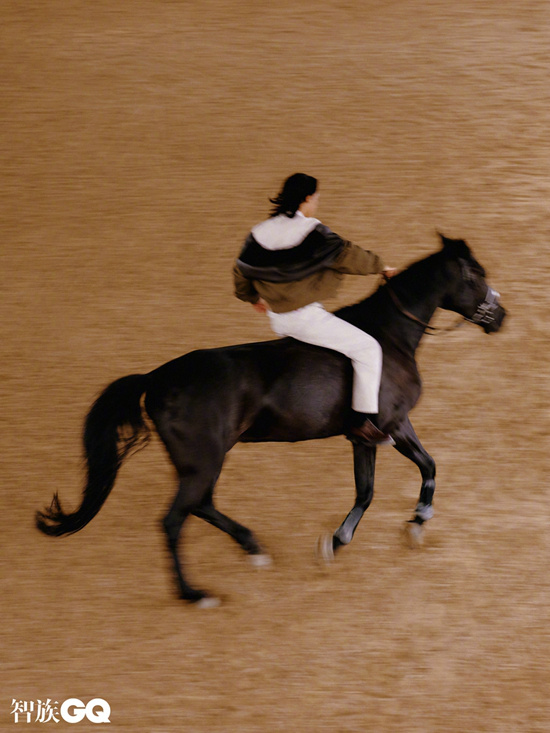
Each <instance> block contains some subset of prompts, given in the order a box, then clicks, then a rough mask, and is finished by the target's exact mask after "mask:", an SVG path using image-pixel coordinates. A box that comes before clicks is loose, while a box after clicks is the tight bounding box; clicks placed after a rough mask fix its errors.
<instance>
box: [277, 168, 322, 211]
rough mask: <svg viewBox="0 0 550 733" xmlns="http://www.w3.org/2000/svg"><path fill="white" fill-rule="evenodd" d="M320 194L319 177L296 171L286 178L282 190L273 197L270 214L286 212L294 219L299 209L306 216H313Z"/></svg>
mask: <svg viewBox="0 0 550 733" xmlns="http://www.w3.org/2000/svg"><path fill="white" fill-rule="evenodd" d="M318 199H319V194H318V193H317V179H316V178H313V176H308V175H306V174H305V173H294V175H292V176H290V177H289V178H287V179H286V181H285V182H284V184H283V187H282V189H281V192H280V193H279V194H278V195H277V196H276V197H275V198H273V199H269V200H270V201H271V203H272V204H273V209H272V211H271V214H270V216H279V214H285V216H288V217H289V218H291V219H292V217H293V216H294V215H295V214H296V212H297V211H298V209H299V210H300V211H301V212H302V213H303V214H304V215H305V216H313V214H315V212H316V210H317V202H318Z"/></svg>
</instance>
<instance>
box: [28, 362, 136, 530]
mask: <svg viewBox="0 0 550 733" xmlns="http://www.w3.org/2000/svg"><path fill="white" fill-rule="evenodd" d="M146 388H147V376H145V375H142V374H131V375H130V376H128V377H123V378H122V379H118V380H117V381H115V382H113V383H112V384H110V385H109V386H108V387H107V388H106V389H105V390H104V391H103V392H102V394H101V395H100V396H99V397H98V398H97V400H96V401H95V403H94V404H93V405H92V407H91V409H90V412H89V413H88V416H87V418H86V422H85V425H84V436H83V438H84V453H85V460H86V464H87V482H86V486H85V488H84V491H83V497H82V502H81V505H80V507H79V508H78V509H77V510H76V511H75V512H73V513H71V514H65V512H64V511H63V509H62V508H61V503H60V501H59V497H58V495H57V493H56V494H54V497H53V500H52V503H51V506H50V507H49V509H45V510H44V511H41V512H40V511H39V512H37V513H36V526H37V527H38V529H40V530H41V531H42V532H44V533H45V534H48V535H53V536H56V537H58V536H60V535H63V534H71V533H73V532H78V530H80V529H82V528H83V527H85V526H86V525H87V524H88V522H90V521H91V520H92V519H93V518H94V517H95V515H96V514H97V513H98V512H99V510H100V509H101V507H102V506H103V503H104V502H105V500H106V499H107V497H108V496H109V494H110V493H111V489H112V488H113V485H114V483H115V479H116V475H117V473H118V469H119V468H120V466H121V465H122V462H123V460H124V459H125V458H126V456H127V455H128V454H129V453H130V451H132V449H134V448H135V449H136V450H139V449H140V448H143V447H144V446H145V445H146V444H147V442H148V440H149V435H150V433H149V429H148V427H147V425H146V423H145V421H144V419H143V415H142V412H141V396H142V395H143V393H144V392H145V390H146Z"/></svg>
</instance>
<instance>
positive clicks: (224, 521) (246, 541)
mask: <svg viewBox="0 0 550 733" xmlns="http://www.w3.org/2000/svg"><path fill="white" fill-rule="evenodd" d="M193 514H194V515H195V516H196V517H200V518H201V519H204V520H205V522H208V523H209V524H212V525H213V526H214V527H217V528H218V529H221V531H222V532H226V533H227V534H228V535H230V537H232V538H233V539H234V540H235V542H237V543H238V544H239V545H240V546H241V547H242V548H243V550H244V551H245V552H247V553H248V554H249V555H250V558H251V560H252V562H253V564H254V565H257V566H264V565H269V564H270V562H271V560H270V557H269V555H267V554H266V552H265V551H264V550H263V549H262V547H261V545H260V544H259V543H258V540H257V539H256V537H255V536H254V533H253V532H252V531H251V530H249V529H248V527H243V525H242V524H239V523H238V522H235V521H234V520H233V519H231V518H230V517H228V516H226V515H225V514H222V513H221V512H220V511H218V510H217V509H216V508H215V506H214V503H213V500H212V496H211V494H210V496H209V498H208V499H207V500H206V501H205V502H204V503H203V504H202V505H201V506H200V507H198V509H195V510H194V511H193Z"/></svg>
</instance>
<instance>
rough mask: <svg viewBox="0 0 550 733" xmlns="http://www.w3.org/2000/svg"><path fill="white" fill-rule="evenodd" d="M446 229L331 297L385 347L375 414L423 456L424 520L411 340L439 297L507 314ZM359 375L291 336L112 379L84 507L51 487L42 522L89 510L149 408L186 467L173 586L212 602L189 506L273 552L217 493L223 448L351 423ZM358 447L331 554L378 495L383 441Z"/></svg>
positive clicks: (98, 420) (169, 530) (145, 433)
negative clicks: (430, 249)
mask: <svg viewBox="0 0 550 733" xmlns="http://www.w3.org/2000/svg"><path fill="white" fill-rule="evenodd" d="M439 236H440V238H441V246H440V248H439V249H438V250H437V251H436V252H434V253H433V254H431V255H429V256H428V257H425V258H423V259H421V260H418V261H416V262H415V263H413V264H412V265H410V266H409V267H408V268H407V269H404V270H403V271H402V272H400V273H399V274H397V275H396V276H394V277H393V278H392V279H391V280H390V281H388V282H386V283H382V284H381V285H380V286H379V287H378V289H377V290H376V291H375V292H374V293H373V294H372V295H370V297H367V298H365V299H364V300H362V301H360V302H358V303H356V304H354V305H350V306H347V307H344V308H342V309H340V310H338V311H336V315H338V317H339V318H342V319H344V320H345V321H348V322H349V323H352V324H353V325H355V326H357V327H359V328H361V329H363V330H364V331H366V332H367V333H369V334H371V335H372V336H373V337H374V338H375V339H377V341H378V342H379V343H380V345H381V347H382V350H383V373H382V381H381V387H380V410H379V424H380V428H381V429H382V430H383V431H384V432H386V433H389V434H390V435H391V436H392V437H393V440H394V441H395V446H394V447H395V449H396V450H397V451H398V452H399V453H401V454H402V455H404V456H406V457H407V458H408V459H410V460H411V461H412V462H413V463H415V464H416V466H417V467H418V468H419V470H420V474H421V477H422V484H421V489H420V497H419V500H418V503H417V505H416V508H415V511H414V516H413V519H412V520H410V522H411V525H412V527H413V528H416V529H417V530H420V529H421V527H422V525H423V524H424V523H425V522H426V521H428V520H429V519H431V518H432V517H433V514H434V511H433V497H434V491H435V468H436V467H435V461H434V459H433V458H432V457H431V456H430V455H429V454H428V453H427V452H426V450H425V449H424V447H423V446H422V444H421V442H420V440H419V439H418V437H417V435H416V433H415V431H414V428H413V426H412V424H411V421H410V419H409V412H410V410H411V409H412V408H413V407H414V406H415V404H416V402H417V401H418V398H419V397H420V393H421V379H420V375H419V371H418V368H417V364H416V361H415V352H416V350H417V347H418V345H419V343H420V341H421V339H422V337H423V335H424V334H425V333H426V332H429V330H430V329H433V328H434V327H432V326H430V324H429V322H430V320H431V318H432V316H433V314H434V313H435V311H436V309H437V308H442V309H445V310H448V311H453V312H455V313H458V314H459V315H461V316H462V317H463V319H464V320H466V321H471V322H473V323H475V324H477V325H478V326H480V327H481V328H482V329H483V330H484V331H485V332H486V333H488V334H490V333H493V332H496V331H498V330H499V329H500V328H501V326H502V323H503V320H504V318H505V315H506V311H505V309H504V308H503V307H502V305H501V304H500V296H499V294H498V293H497V292H496V291H495V290H493V289H492V288H490V287H489V286H488V284H487V282H486V279H485V278H486V274H485V270H484V269H483V267H482V266H481V265H480V263H479V262H478V261H477V260H476V259H475V257H474V255H473V254H472V251H471V249H470V247H469V246H468V244H467V243H466V242H465V241H464V240H462V239H448V238H447V237H445V236H443V235H441V234H440V235H439ZM352 379H353V372H352V367H351V362H350V361H349V359H348V358H347V357H345V356H343V355H342V354H339V353H337V352H335V351H331V350H329V349H325V348H321V347H317V346H311V345H308V344H305V343H302V342H299V341H296V340H294V339H292V338H283V339H274V340H270V341H265V342H259V343H247V344H240V345H232V346H226V347H219V348H211V349H201V350H196V351H192V352H190V353H188V354H185V355H184V356H181V357H179V358H176V359H174V360H172V361H169V362H167V363H166V364H163V365H162V366H160V367H158V368H157V369H154V370H153V371H151V372H149V373H148V374H130V375H128V376H125V377H122V378H120V379H117V380H116V381H114V382H113V383H111V384H110V385H109V386H107V387H106V388H105V390H104V391H103V392H102V393H101V394H100V396H99V397H98V398H97V400H96V401H95V402H94V404H93V405H92V407H91V409H90V411H89V413H88V415H87V417H86V420H85V424H84V432H83V443H84V453H85V458H86V464H87V481H86V485H85V488H84V490H83V496H82V501H81V504H80V506H79V508H78V509H76V511H74V512H72V513H65V512H64V511H63V508H62V506H61V503H60V500H59V497H58V494H57V493H55V494H54V497H53V500H52V503H51V505H50V507H49V508H46V509H44V510H43V511H38V512H37V513H36V524H37V527H38V528H39V529H40V530H41V531H42V532H44V533H45V534H47V535H52V536H59V535H64V534H70V533H74V532H78V531H79V530H81V529H82V528H83V527H84V526H86V525H87V524H88V522H90V520H91V519H92V518H93V517H94V516H95V515H96V514H97V513H98V512H99V510H100V508H101V507H102V505H103V503H104V502H105V500H106V499H107V497H108V495H109V493H110V491H111V489H112V488H113V485H114V483H115V479H116V476H117V472H118V470H119V468H120V466H121V465H122V462H123V461H124V459H125V458H126V457H127V456H128V455H129V454H130V453H131V452H133V451H135V450H137V449H139V448H140V447H143V446H144V445H145V444H146V443H147V441H148V440H149V438H150V434H151V428H150V427H149V425H148V424H147V422H146V419H145V416H144V411H145V413H146V415H147V416H148V417H149V419H150V421H151V422H152V424H153V425H154V429H155V430H156V432H157V433H158V435H159V436H160V439H161V441H162V442H163V444H164V446H165V447H166V450H167V452H168V455H169V457H170V459H171V461H172V463H173V464H174V466H175V468H176V471H177V475H178V480H179V486H178V491H177V493H176V496H175V498H174V500H173V503H172V505H171V508H170V510H169V511H168V513H167V514H166V516H165V517H164V519H163V527H164V532H165V535H166V540H167V543H168V549H169V552H170V555H171V562H172V565H173V569H174V572H175V578H176V581H177V586H178V589H179V595H180V597H181V598H182V599H184V600H185V601H189V602H192V603H196V604H199V605H201V606H204V607H207V606H211V605H212V606H213V605H217V603H218V601H217V599H216V598H214V597H212V596H210V595H209V594H208V593H206V592H205V591H203V590H200V589H198V588H196V587H194V586H193V585H191V584H190V583H189V582H188V580H187V579H186V577H185V573H184V569H183V565H182V562H181V561H180V558H179V555H178V539H179V537H180V533H181V530H182V527H183V525H184V523H185V521H186V519H187V518H188V517H189V516H190V515H194V516H196V517H200V518H201V519H203V520H205V521H206V522H208V523H210V524H212V525H214V526H215V527H217V528H219V529H220V530H222V531H223V532H226V533H227V534H229V535H230V536H231V537H232V538H233V539H234V540H235V541H236V542H237V543H238V544H239V545H240V546H241V548H242V549H243V550H244V551H245V552H246V553H248V555H249V556H250V559H251V560H252V561H255V563H256V564H263V563H267V562H268V560H269V556H267V555H266V553H265V551H264V549H263V548H262V546H261V545H260V543H259V541H258V540H257V538H256V536H255V535H254V534H253V532H251V530H250V529H248V528H247V527H244V526H243V525H241V524H239V523H238V522H236V521H234V520H233V519H231V518H230V517H228V516H225V515H224V514H222V513H221V512H220V511H218V510H217V509H216V507H215V505H214V488H215V485H216V481H217V479H218V477H219V475H220V472H221V470H222V465H223V462H224V458H225V455H226V453H227V452H228V451H229V450H230V449H231V448H232V447H233V446H234V445H235V444H236V443H237V442H242V443H248V442H253V443H259V442H269V441H277V442H280V441H283V442H295V441H303V440H317V439H320V438H328V437H332V436H337V435H342V434H344V433H345V429H346V423H347V416H348V413H349V410H350V406H351V387H352ZM143 397H144V399H142V398H143ZM142 404H143V407H142ZM143 408H144V409H143ZM352 447H353V460H354V476H355V488H356V498H355V503H354V505H353V507H352V509H351V511H350V512H349V513H348V515H347V516H346V518H345V519H344V521H343V522H342V524H341V525H340V527H339V528H338V529H337V530H336V531H335V532H334V533H333V534H329V535H328V538H327V537H325V539H323V540H322V541H321V554H322V556H323V557H324V558H325V559H326V560H332V559H333V557H334V555H335V553H337V551H338V550H340V548H341V547H343V546H344V545H347V544H349V543H350V542H351V540H352V538H353V535H354V532H355V530H356V529H357V526H358V524H359V522H360V520H361V517H362V516H363V514H364V512H365V511H366V510H367V508H368V507H369V505H370V503H371V501H372V498H373V485H374V467H375V460H376V448H375V447H373V446H369V445H365V444H363V443H361V442H354V441H352Z"/></svg>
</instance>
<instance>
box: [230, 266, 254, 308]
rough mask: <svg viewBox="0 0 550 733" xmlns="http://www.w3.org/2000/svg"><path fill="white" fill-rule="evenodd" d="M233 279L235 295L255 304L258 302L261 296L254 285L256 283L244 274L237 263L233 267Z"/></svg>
mask: <svg viewBox="0 0 550 733" xmlns="http://www.w3.org/2000/svg"><path fill="white" fill-rule="evenodd" d="M233 280H234V283H235V295H236V296H237V298H238V299H239V300H244V301H245V303H253V304H254V303H257V302H258V300H259V299H260V296H259V295H258V292H257V291H256V288H255V287H254V283H253V282H252V280H249V279H248V278H247V277H245V276H244V275H243V274H242V272H241V271H240V270H239V268H238V267H237V265H235V266H234V267H233Z"/></svg>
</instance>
